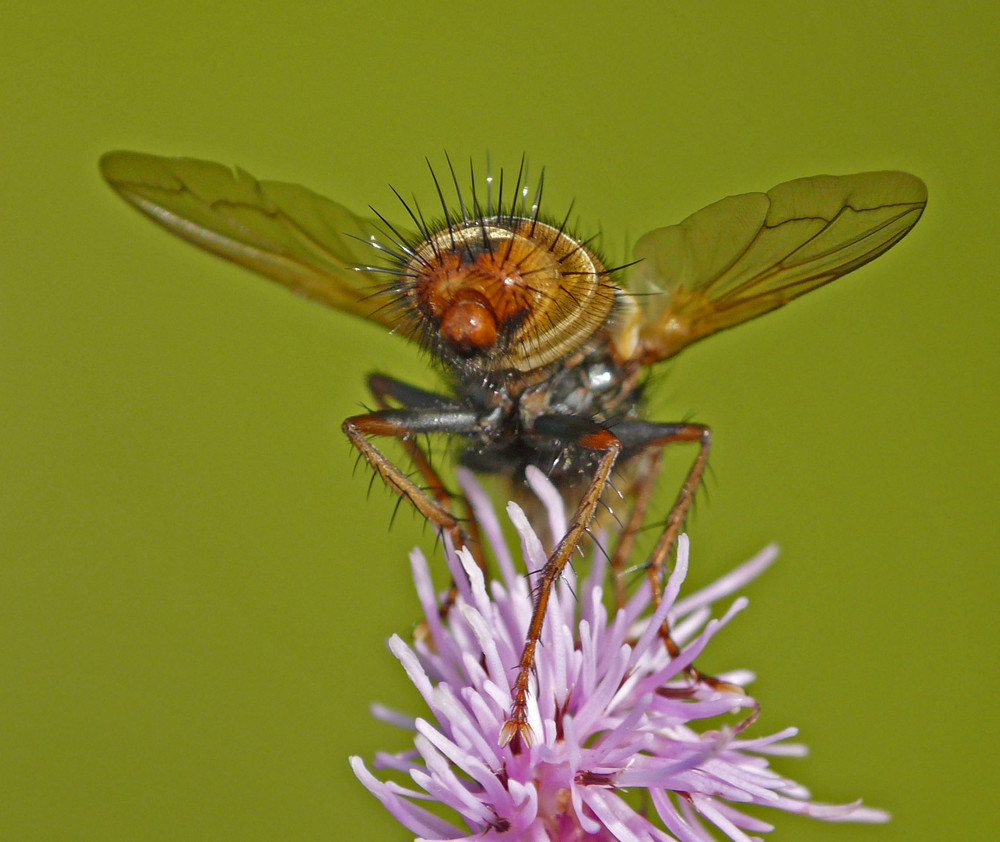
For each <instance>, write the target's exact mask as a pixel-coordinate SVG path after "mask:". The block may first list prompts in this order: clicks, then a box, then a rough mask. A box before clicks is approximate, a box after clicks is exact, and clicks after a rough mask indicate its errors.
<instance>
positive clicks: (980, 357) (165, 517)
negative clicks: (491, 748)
mask: <svg viewBox="0 0 1000 842" xmlns="http://www.w3.org/2000/svg"><path fill="white" fill-rule="evenodd" d="M588 9H589V11H587V12H586V13H582V12H581V10H580V8H579V5H578V4H577V3H569V2H558V3H550V4H537V3H533V4H523V3H517V2H513V3H512V2H506V3H502V4H496V5H486V4H482V5H477V4H448V3H440V2H425V3H421V4H412V5H408V4H404V3H398V2H397V3H381V2H373V0H368V2H364V3H354V2H343V0H341V1H340V2H337V3H289V2H273V0H269V1H268V2H264V3H259V4H237V3H228V2H223V3H204V2H189V0H179V2H174V3H171V4H135V3H125V2H111V3H104V4H98V5H86V4H74V3H68V2H66V3H45V2H42V3H38V4H34V5H33V6H31V7H30V10H29V6H28V4H19V5H18V6H16V7H15V6H11V7H9V8H8V9H6V11H5V13H4V25H3V30H4V31H3V34H2V36H0V40H2V49H0V91H2V115H3V116H2V131H0V275H2V284H0V296H2V310H0V354H2V360H0V364H2V369H0V384H2V389H3V411H2V413H0V425H2V428H0V433H2V438H0V442H2V446H0V470H2V477H0V481H2V486H0V500H2V512H0V517H2V536H3V537H2V538H0V547H2V561H0V583H2V586H0V600H2V604H0V629H2V634H0V665H2V666H0V669H2V674H0V675H2V682H3V688H2V692H0V734H2V735H3V736H2V751H0V839H4V840H8V839H9V840H35V839H37V840H50V839H80V840H126V839H127V840H136V839H143V840H156V839H163V840H167V839H169V840H175V839H204V840H214V839H220V840H221V839H237V838H238V839H241V840H256V839H260V840H265V839H267V840H272V839H289V840H291V839H319V838H324V839H327V838H334V839H362V838H363V839H395V840H403V839H406V838H408V835H407V833H406V832H405V831H403V830H402V829H401V828H400V827H399V826H398V825H396V824H395V822H394V821H393V820H391V819H390V818H389V817H388V815H387V814H386V813H384V811H383V810H382V808H381V807H380V806H379V805H378V804H377V803H376V802H375V800H374V799H373V798H372V797H371V796H369V795H368V794H367V792H366V791H365V790H364V789H363V788H362V787H361V785H360V784H359V783H357V781H356V780H355V779H354V778H353V776H352V775H351V773H350V772H349V769H348V766H347V755H348V754H350V753H360V754H362V755H363V756H365V757H366V758H370V757H371V755H372V753H373V752H374V751H375V750H377V749H379V748H382V747H385V748H399V747H401V746H402V744H403V737H402V736H401V735H400V734H398V733H394V732H393V730H392V729H390V728H389V727H388V726H383V725H379V724H376V723H374V722H373V721H372V720H371V719H370V717H369V714H368V712H367V709H368V704H369V702H370V701H372V700H380V701H383V702H388V703H395V704H398V705H400V706H403V707H407V708H409V709H411V710H413V711H417V710H418V706H417V703H416V700H415V699H414V698H413V696H412V694H411V692H410V691H409V690H408V689H407V687H406V683H405V680H404V678H403V674H402V670H401V669H400V668H399V667H398V665H397V664H396V662H395V661H394V660H393V659H392V657H391V656H390V655H389V654H388V652H387V651H386V650H385V648H384V640H385V638H386V637H387V636H388V635H389V634H390V633H392V632H394V631H403V632H405V631H406V629H408V628H409V626H410V623H411V622H412V621H413V620H414V619H415V617H416V601H415V599H414V597H413V595H412V593H411V592H410V586H409V584H408V583H409V573H408V565H407V561H406V554H407V552H408V550H409V548H410V547H411V546H413V545H414V544H416V543H420V544H422V545H423V546H424V547H425V548H427V549H428V550H429V551H430V550H432V548H433V536H432V535H431V534H430V533H429V531H427V530H423V529H422V528H421V525H420V524H419V523H418V521H417V520H416V519H414V518H412V517H410V516H409V515H408V514H405V513H404V514H402V515H401V516H400V517H398V518H397V520H396V524H395V526H394V528H393V529H392V530H391V531H389V530H388V529H387V526H388V523H389V520H390V515H391V511H392V507H393V500H392V499H391V498H390V497H389V496H388V495H387V494H385V493H383V492H381V491H376V492H374V493H372V494H371V496H370V498H368V499H366V496H365V489H366V487H367V482H368V478H367V476H366V475H365V472H364V471H359V472H358V474H357V475H354V476H352V465H353V462H354V457H353V454H352V452H351V450H350V448H349V445H348V444H347V442H346V441H345V440H344V439H343V437H342V436H341V434H340V432H339V423H340V421H341V419H342V418H344V417H346V416H347V415H349V414H352V413H354V412H356V411H357V409H358V407H359V405H360V404H361V402H362V401H364V400H365V399H366V395H365V392H364V388H363V374H364V373H365V372H366V371H367V370H369V369H372V368H379V369H382V370H385V371H389V372H392V373H395V374H397V375H398V376H400V377H403V378H408V379H411V380H414V381H416V382H419V383H424V384H428V385H430V384H432V383H433V382H434V381H433V377H432V376H431V375H430V374H429V373H427V372H426V371H425V370H424V367H423V364H422V363H421V361H420V360H418V359H416V357H415V355H414V353H413V351H412V349H411V348H409V347H405V346H404V345H403V343H402V342H400V341H398V340H396V339H394V338H393V337H391V336H386V335H384V334H383V332H382V331H381V330H379V329H377V328H375V327H373V326H370V325H367V324H364V323H362V322H361V321H359V320H354V319H351V318H350V317H346V316H342V315H340V314H336V313H332V312H329V311H325V310H324V309H323V308H320V307H317V306H315V305H312V304H310V303H308V302H305V301H302V300H299V299H297V298H295V297H293V296H291V295H288V294H287V293H286V292H285V291H283V290H281V289H279V288H277V287H276V286H274V285H271V284H268V283H267V282H264V281H260V280H257V279H255V278H253V277H251V276H249V275H247V274H245V273H243V272H241V271H240V270H238V269H236V268H234V267H231V266H229V265H226V264H224V263H222V262H220V261H218V260H215V259H213V258H211V257H208V256H205V255H203V254H201V253H198V252H197V251H195V250H194V249H192V248H190V247H189V246H186V245H184V244H182V243H180V242H178V241H176V240H175V239H173V238H171V237H169V236H168V235H166V234H165V233H163V232H161V231H159V230H157V229H156V228H155V227H154V226H152V225H150V224H149V223H148V222H145V221H144V220H142V219H140V218H139V216H138V215H137V214H135V213H134V212H132V211H131V210H129V209H128V208H126V207H125V205H124V204H123V203H122V202H121V201H120V200H118V199H117V198H115V197H114V196H113V195H112V193H111V191H110V190H108V189H107V188H106V186H105V185H104V184H103V183H102V182H101V181H100V179H99V177H98V174H97V168H96V162H97V158H98V156H99V155H100V154H101V153H102V152H104V151H105V150H108V149H112V148H134V149H140V150H144V151H149V152H155V153H160V154H187V155H194V156H198V157H205V158H211V159H216V160H219V161H224V162H228V163H238V164H240V165H242V166H244V167H246V168H247V169H249V170H250V171H251V172H253V173H255V174H257V175H259V176H262V177H270V178H279V179H284V180H291V181H298V182H301V183H304V184H306V185H308V186H311V187H313V188H314V189H316V190H318V191H320V192H322V193H325V194H327V195H330V196H332V197H335V198H336V199H338V200H339V201H341V202H344V203H345V204H348V205H349V206H351V207H355V208H359V209H363V208H364V207H365V206H366V205H367V204H369V203H372V204H375V205H376V206H377V207H378V208H379V209H383V210H388V211H389V212H390V213H395V204H394V200H393V199H392V196H391V194H390V192H389V190H388V187H387V184H388V183H392V184H393V185H395V186H397V187H398V188H400V189H401V191H402V192H404V193H409V192H410V191H411V190H413V191H415V192H416V193H417V194H418V195H419V196H420V197H423V198H424V199H425V201H429V200H430V197H431V195H432V194H431V185H430V182H429V179H428V178H427V175H426V171H425V165H424V162H423V158H424V156H425V155H429V156H431V157H432V158H433V159H434V160H436V161H440V160H441V150H443V149H447V150H448V151H449V152H451V153H452V154H453V155H454V156H455V157H457V158H458V159H461V160H464V159H465V158H466V157H467V156H468V155H474V156H476V157H477V159H478V160H481V159H482V155H483V152H484V151H485V150H489V151H490V153H491V155H492V158H493V160H494V162H503V161H506V162H513V161H516V160H517V159H518V158H519V157H520V155H521V153H522V152H527V153H528V154H529V156H530V160H531V161H532V162H533V163H534V164H536V165H537V164H542V163H544V164H545V165H546V166H547V167H548V177H549V178H548V182H547V185H546V201H547V204H548V207H549V208H550V209H551V210H553V212H555V213H558V212H560V211H561V210H562V209H565V208H566V207H567V206H568V203H569V201H570V200H571V199H572V198H573V197H575V198H576V201H577V204H576V211H577V212H578V213H579V217H580V219H581V220H582V227H583V228H584V229H585V230H595V229H596V228H597V227H598V226H600V227H601V228H602V229H603V230H604V232H605V236H606V242H607V243H608V246H609V250H610V251H611V252H612V254H615V252H616V249H617V254H615V256H616V257H618V258H622V257H624V255H623V254H622V253H621V251H622V250H621V248H619V247H618V244H619V243H623V242H624V241H625V238H626V237H627V236H630V237H631V238H632V240H633V241H634V238H635V237H636V236H637V235H639V234H641V233H642V232H644V231H645V230H648V229H649V228H652V227H654V226H657V225H663V224H668V223H671V222H675V221H677V220H679V219H681V218H682V217H684V216H685V215H687V214H688V213H690V212H691V211H693V210H696V209H698V208H700V207H701V206H703V205H705V204H708V203H709V202H711V201H714V200H715V199H717V198H720V197H722V196H724V195H727V194H729V193H735V192H743V191H747V190H758V189H767V188H769V187H771V186H772V185H774V184H776V183H778V182H780V181H784V180H786V179H789V178H794V177H798V176H802V175H812V174H815V173H819V172H833V173H842V172H852V171H858V170H865V169H881V168H898V169H906V170H911V171H913V172H915V173H917V174H919V175H921V176H922V177H923V178H924V179H925V180H926V181H927V183H928V186H929V189H930V203H929V205H928V210H927V213H926V214H925V216H924V218H923V220H922V221H921V222H920V223H919V224H918V226H917V227H916V229H915V231H914V232H913V233H912V234H911V235H910V236H909V237H908V238H907V239H906V240H905V241H904V242H903V243H902V244H901V245H900V246H898V247H897V248H896V249H894V250H893V251H892V252H890V253H889V254H888V255H886V256H884V257H882V258H880V259H879V260H878V261H877V262H875V263H873V264H871V265H869V266H867V267H865V268H863V269H862V270H860V271H858V272H857V273H855V274H854V275H851V276H850V277H849V278H847V279H845V280H843V281H840V282H839V283H837V284H835V285H833V286H832V287H830V288H828V289H825V290H823V291H820V292H818V293H816V294H814V295H812V296H809V297H808V298H806V299H804V300H803V301H801V302H798V303H797V304H795V305H792V306H791V307H789V308H787V309H785V310H783V311H781V312H779V313H776V314H773V315H771V316H769V317H767V318H765V319H763V320H760V321H757V322H754V323H752V324H750V325H747V326H744V327H743V328H741V329H739V330H737V331H732V332H729V333H727V334H724V335H721V336H719V337H717V338H715V339H713V340H711V341H709V342H707V343H704V344H702V345H699V346H697V347H696V348H693V349H691V350H690V351H689V352H687V353H685V354H684V355H683V356H682V357H681V358H680V360H679V361H678V362H677V363H676V364H674V365H672V366H670V369H669V374H668V375H667V376H666V377H664V378H662V380H661V382H660V383H659V384H658V385H657V387H656V388H655V391H654V395H655V397H654V400H653V406H652V410H653V414H654V415H655V416H656V417H659V418H676V417H679V416H685V415H687V414H688V413H693V414H694V417H695V418H696V419H698V420H703V421H706V422H708V423H711V424H712V425H713V427H714V429H715V433H716V442H717V446H716V451H715V453H714V455H713V460H712V464H713V468H714V478H713V480H712V481H711V484H710V489H709V491H710V496H709V497H708V498H703V499H702V500H701V501H700V505H699V509H698V512H697V514H696V517H695V519H694V521H693V522H692V524H691V533H692V539H693V547H694V558H693V563H694V572H693V573H692V576H693V578H694V579H695V580H696V581H698V582H704V581H708V580H709V579H710V578H712V577H713V576H715V575H717V574H718V573H720V572H722V571H723V570H725V569H727V568H728V567H729V566H731V565H733V564H735V563H736V562H738V561H740V560H742V559H744V558H745V557H747V556H748V555H750V554H751V553H752V552H754V551H756V550H757V549H758V548H759V547H760V546H761V545H762V544H763V543H765V542H767V541H770V540H775V541H778V542H779V543H780V544H781V546H782V550H783V554H782V557H781V559H780V561H779V562H778V564H777V566H776V567H775V568H774V569H773V570H772V571H771V572H769V573H768V574H767V576H766V577H765V578H764V580H762V581H760V582H758V583H756V584H755V585H754V586H753V587H752V588H751V589H750V596H751V600H752V605H751V608H750V610H749V611H748V612H747V613H746V614H744V615H743V616H741V617H740V618H739V620H738V621H736V622H735V623H734V624H733V625H732V626H731V627H730V628H729V629H728V630H727V632H726V633H725V634H724V635H723V636H722V638H720V639H719V640H718V641H717V646H716V647H715V649H714V650H713V651H712V653H711V656H710V658H709V663H707V664H705V666H706V667H708V668H714V669H723V668H726V667H730V666H749V667H752V668H754V669H755V670H757V672H758V674H759V680H758V682H757V683H756V685H754V689H755V690H756V692H757V694H758V695H759V697H760V698H761V700H762V702H763V710H764V713H763V716H762V718H761V722H760V724H759V725H758V726H757V727H758V728H759V729H760V733H764V732H765V731H774V730H777V729H779V728H781V727H784V726H785V725H787V724H796V725H799V726H800V727H801V729H802V739H803V740H804V741H805V742H806V743H808V744H809V745H810V747H811V749H812V753H811V755H810V756H809V757H808V758H806V759H803V760H790V761H788V762H782V763H779V764H778V765H779V768H780V769H781V770H782V771H784V772H786V773H788V774H790V775H791V776H792V777H795V778H797V779H799V780H802V781H804V782H806V783H807V784H808V785H810V786H811V787H812V788H813V791H814V794H815V796H816V797H818V798H821V799H825V800H847V799H852V798H854V797H857V796H863V797H864V798H865V799H866V801H867V802H868V803H870V804H873V805H877V806H881V807H884V808H887V809H889V810H891V811H892V812H893V814H894V820H893V822H892V823H891V824H890V825H888V826H885V827H877V828H867V827H852V826H827V825H822V824H819V823H814V822H810V821H808V820H799V819H796V818H793V817H786V816H781V815H775V814H768V815H769V818H771V819H773V820H775V821H777V822H778V830H777V832H776V833H775V834H774V838H777V839H793V838H794V839H800V840H804V839H809V840H814V839H815V840H819V839H834V838H837V839H874V838H879V839H884V840H897V839H898V840H903V839H906V840H912V839H945V838H949V839H951V838H964V839H973V838H977V839H991V838H995V833H994V832H993V831H992V830H991V828H992V826H993V824H994V820H995V804H994V803H993V801H992V798H991V797H990V796H989V793H990V792H993V791H994V790H995V788H996V786H997V783H998V776H997V772H996V763H995V757H996V754H997V751H998V749H1000V745H998V739H997V736H998V728H997V724H996V699H997V694H998V690H1000V686H998V681H997V677H996V663H997V656H998V644H997V639H998V634H997V619H996V616H997V615H996V596H997V585H998V564H997V552H996V548H997V546H998V539H1000V535H998V528H997V520H998V518H997V514H996V504H997V491H998V488H1000V483H998V480H997V456H998V448H997V432H996V416H997V410H998V408H1000V401H998V399H997V388H998V387H997V383H998V379H1000V365H998V362H1000V353H998V351H1000V348H998V345H1000V342H998V328H997V326H998V318H1000V292H998V289H1000V287H998V284H997V277H996V275H997V269H996V267H997V265H998V260H1000V253H998V252H1000V250H998V241H1000V238H998V236H997V231H996V227H997V224H998V222H1000V214H998V210H997V196H998V189H997V187H998V185H997V158H998V156H997V153H998V151H1000V150H998V141H997V138H998V137H1000V121H998V117H997V115H998V113H1000V97H998V93H997V92H998V86H997V64H996V44H997V37H998V34H1000V27H998V24H1000V12H998V7H997V5H996V4H995V3H986V2H982V3H965V4H960V5H958V6H955V7H948V8H947V9H946V8H945V7H944V6H941V5H940V4H930V3H924V4H920V3H914V2H906V3H903V2H889V3H882V4H843V3H828V2H820V3H811V4H802V3H793V2H760V3H754V4H752V5H751V4H744V3H715V4H700V3H675V2H667V3H664V2H648V3H614V4H612V3H600V4H595V5H593V6H591V7H588ZM678 458H681V457H678ZM682 458H683V460H686V458H687V457H686V456H683V457H682ZM677 464H678V465H679V464H680V462H677ZM664 496H666V493H665V494H664ZM387 532H388V534H387Z"/></svg>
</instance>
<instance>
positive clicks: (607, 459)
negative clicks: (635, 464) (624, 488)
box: [500, 416, 622, 753]
mask: <svg viewBox="0 0 1000 842" xmlns="http://www.w3.org/2000/svg"><path fill="white" fill-rule="evenodd" d="M550 421H551V423H547V422H550ZM549 426H551V427H552V428H553V434H552V435H551V437H552V438H564V435H558V436H557V435H555V433H563V434H564V433H565V432H566V431H567V430H568V429H572V428H576V430H578V431H579V430H581V429H583V432H582V434H581V435H579V436H578V437H577V438H576V445H577V446H578V447H581V448H584V449H586V450H593V451H597V452H599V453H601V458H600V461H599V462H598V464H597V469H596V471H595V472H594V476H593V477H592V478H591V480H590V483H589V484H588V485H587V488H586V490H585V491H584V494H583V499H582V500H581V501H580V504H579V506H577V509H576V512H575V513H574V514H573V518H572V520H571V521H570V524H569V529H568V530H567V532H566V534H565V535H564V536H563V538H562V540H561V541H560V542H559V544H558V545H557V546H556V548H555V550H553V552H552V555H551V556H549V559H548V561H546V562H545V566H544V567H543V568H542V569H541V570H540V571H539V579H538V583H537V585H536V586H535V604H534V608H533V610H532V614H531V622H530V624H529V625H528V634H527V636H526V638H525V641H524V649H523V651H522V652H521V660H520V662H519V664H518V672H517V677H516V678H515V679H514V687H513V690H512V691H511V711H510V717H508V719H507V721H506V722H505V723H504V726H503V728H502V729H501V731H500V745H507V744H508V743H511V742H513V746H512V750H513V751H514V752H515V753H516V752H519V751H520V750H521V745H522V742H523V743H524V744H527V745H530V743H531V739H532V733H531V726H529V725H528V714H527V708H528V681H529V679H530V677H531V668H532V666H533V665H534V663H535V647H536V646H537V645H538V639H539V637H541V634H542V623H543V622H544V621H545V609H546V608H547V606H548V603H549V596H550V594H551V592H552V586H553V585H554V584H555V583H556V581H557V580H558V579H559V576H560V575H561V574H562V571H563V568H565V567H566V564H567V562H568V561H569V559H570V557H571V556H572V554H573V553H574V551H575V550H576V548H577V545H578V544H579V543H580V541H581V540H582V538H583V535H584V532H585V531H586V530H587V527H588V526H589V525H590V522H591V520H593V518H594V510H595V509H596V508H597V504H598V502H599V501H600V499H601V494H602V492H603V491H604V488H605V486H606V485H607V483H608V477H609V476H610V475H611V469H612V468H613V467H614V465H615V460H616V459H617V458H618V454H619V453H621V450H622V443H621V441H619V439H618V437H617V436H616V435H615V434H614V433H612V432H611V431H609V430H608V429H606V428H604V427H602V426H600V425H599V424H596V423H594V422H591V421H586V420H584V419H575V418H560V419H551V417H550V416H543V417H542V418H539V419H537V421H536V426H535V432H536V433H540V434H542V435H544V434H545V433H544V430H545V428H546V427H549Z"/></svg>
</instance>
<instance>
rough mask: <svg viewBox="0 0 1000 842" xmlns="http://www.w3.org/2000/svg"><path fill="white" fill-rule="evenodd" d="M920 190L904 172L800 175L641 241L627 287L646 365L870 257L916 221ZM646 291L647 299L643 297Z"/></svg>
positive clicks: (730, 200)
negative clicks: (634, 297)
mask: <svg viewBox="0 0 1000 842" xmlns="http://www.w3.org/2000/svg"><path fill="white" fill-rule="evenodd" d="M926 203H927V188H926V187H925V186H924V183H923V182H922V181H921V180H920V179H919V178H917V177H916V176H913V175H909V174H908V173H902V172H871V173H859V174H857V175H845V176H829V175H818V176H814V177H813V178H800V179H797V180H795V181H789V182H786V183H785V184H779V185H778V186H777V187H775V188H774V189H772V190H770V191H768V192H767V193H747V194H744V195H742V196H730V197H729V198H727V199H723V200H722V201H720V202H716V203H715V204H714V205H709V206H708V207H707V208H704V209H702V210H700V211H698V212H697V213H695V214H693V215H691V216H689V217H688V218H687V219H685V220H684V221H683V222H682V223H680V224H679V225H672V226H670V227H668V228H657V229H656V230H654V231H650V232H649V233H648V234H646V235H644V236H643V237H641V238H640V239H639V241H638V242H637V243H636V245H635V256H636V258H637V259H638V260H640V261H642V262H641V263H639V265H638V266H637V267H636V269H635V271H634V273H633V275H632V279H631V282H630V284H629V287H630V291H631V292H633V293H636V294H639V296H640V297H639V298H638V300H639V303H640V306H641V307H642V308H643V319H642V325H641V328H640V339H641V343H642V346H643V359H644V361H645V362H647V363H649V362H655V361H656V360H662V359H665V358H667V357H670V356H672V355H674V354H676V353H677V352H678V351H679V350H681V349H682V348H684V347H685V346H687V345H689V344H690V343H692V342H695V341H696V340H698V339H701V338H703V337H705V336H709V335H710V334H712V333H715V332H716V331H719V330H724V329H725V328H727V327H732V326H734V325H737V324H740V323H741V322H745V321H747V320H748V319H752V318H754V317H755V316H759V315H761V314H763V313H766V312H768V311H769V310H773V309H775V308H776V307H780V306H781V305H783V304H786V303H788V302H789V301H791V300H792V299H793V298H796V297H798V296H800V295H802V294H803V293H806V292H809V291H810V290H813V289H816V288H817V287H819V286H822V285H823V284H825V283H827V282H828V281H832V280H833V279H834V278H837V277H840V276H841V275H844V274H846V273H847V272H850V271H851V270H853V269H857V268H858V267H859V266H862V265H864V264H865V263H867V262H868V261H869V260H874V259H875V258H876V257H878V256H879V255H880V254H882V252H884V251H885V250H886V249H888V248H890V247H891V246H892V245H893V244H895V243H896V242H898V241H899V240H900V239H901V238H902V237H903V235H904V234H906V232H907V231H909V230H910V229H911V228H912V227H913V226H914V225H915V224H916V222H917V220H918V219H919V218H920V214H921V213H922V212H923V209H924V205H926ZM645 294H649V295H648V297H646V295H645Z"/></svg>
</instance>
